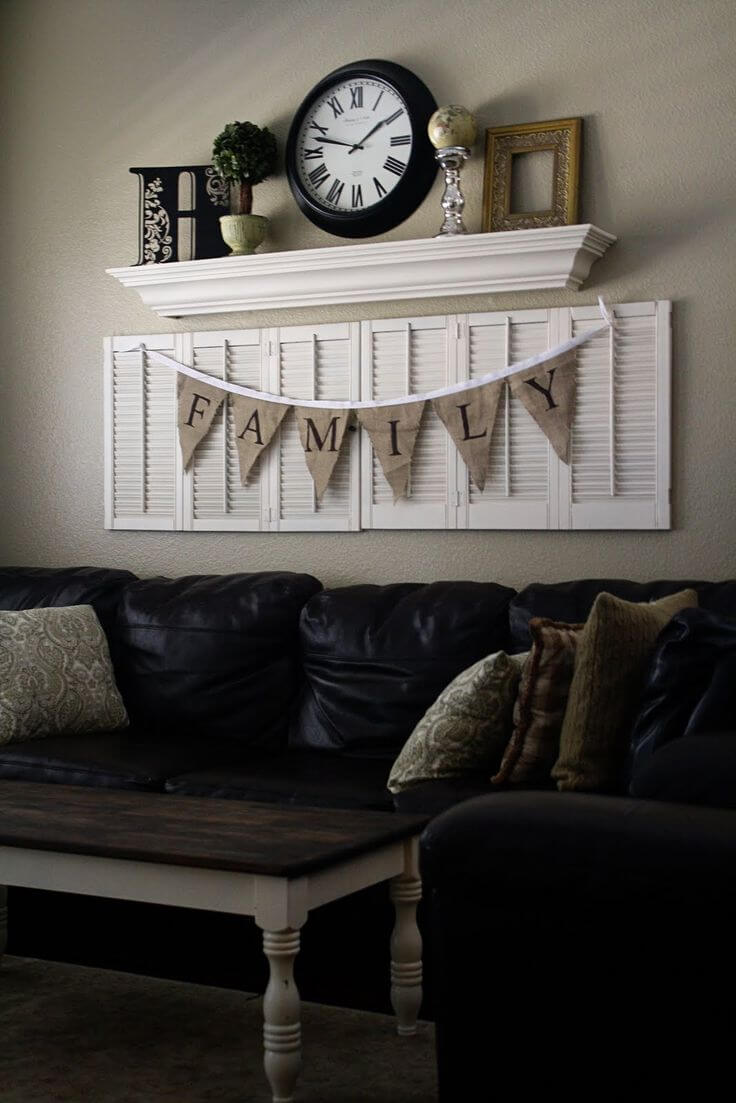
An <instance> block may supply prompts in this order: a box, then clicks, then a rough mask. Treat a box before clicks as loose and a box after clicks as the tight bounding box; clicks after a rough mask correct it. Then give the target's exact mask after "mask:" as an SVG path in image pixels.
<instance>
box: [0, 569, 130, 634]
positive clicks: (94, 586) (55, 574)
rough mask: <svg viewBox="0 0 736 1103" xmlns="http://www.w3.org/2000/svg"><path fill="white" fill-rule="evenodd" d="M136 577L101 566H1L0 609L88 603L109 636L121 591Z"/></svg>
mask: <svg viewBox="0 0 736 1103" xmlns="http://www.w3.org/2000/svg"><path fill="white" fill-rule="evenodd" d="M135 581H136V576H135V575H134V574H131V572H130V571H112V570H107V569H105V568H104V567H59V568H57V567H0V609H41V608H44V609H47V608H50V607H51V606H56V605H91V606H92V608H93V609H94V611H95V612H96V613H97V616H98V618H99V620H100V623H101V624H102V627H103V628H104V629H105V632H106V634H107V636H108V639H110V636H111V630H112V628H113V622H114V620H115V613H116V610H117V605H118V601H119V599H120V594H121V593H122V591H123V588H124V587H125V586H127V585H128V583H129V582H135Z"/></svg>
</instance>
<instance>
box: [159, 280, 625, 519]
mask: <svg viewBox="0 0 736 1103" xmlns="http://www.w3.org/2000/svg"><path fill="white" fill-rule="evenodd" d="M600 307H601V313H602V315H603V317H604V319H605V325H603V326H600V327H599V328H597V329H593V330H591V331H590V332H588V333H584V334H581V335H580V336H579V337H575V338H572V339H571V340H569V341H566V342H565V343H564V344H562V345H558V346H557V347H556V348H554V349H551V350H549V351H548V352H547V353H543V354H540V355H539V356H535V357H530V358H529V359H528V360H526V361H522V362H521V363H520V364H519V365H514V364H510V365H509V366H508V367H506V368H504V369H502V370H500V371H496V372H489V373H488V374H487V375H486V376H484V377H482V378H481V379H479V380H477V381H472V382H471V381H466V382H462V383H454V384H450V385H449V386H447V387H443V388H439V389H437V390H435V391H429V392H427V394H425V395H421V396H416V397H415V396H413V395H411V396H410V395H407V396H406V397H404V398H401V399H397V400H392V401H391V404H390V405H385V406H384V405H381V404H378V405H376V406H373V405H369V404H367V403H364V402H361V401H355V402H353V401H350V402H347V401H346V402H340V403H336V404H335V405H334V406H333V404H332V403H331V402H322V401H316V400H315V401H313V402H312V403H310V404H309V405H304V406H300V405H299V404H298V403H296V402H292V401H291V400H290V399H288V398H281V397H280V396H277V395H270V394H268V393H267V392H265V391H257V390H253V389H251V388H248V387H244V386H240V385H239V384H234V383H230V382H228V381H226V380H222V381H220V380H214V379H213V380H212V383H209V382H206V381H205V379H204V378H203V373H202V372H200V371H198V370H196V369H194V368H191V367H188V366H187V365H184V364H180V363H179V362H178V361H176V360H173V359H172V358H171V357H170V356H166V355H165V354H163V353H161V352H158V351H155V350H152V349H146V348H145V346H144V345H143V344H140V345H139V346H138V348H140V349H141V351H143V352H144V353H145V355H147V356H148V357H150V358H151V359H153V360H154V361H157V362H159V363H162V364H166V365H168V366H169V367H171V368H174V369H176V370H177V371H178V378H177V403H178V416H177V424H178V430H179V441H180V444H181V451H182V458H183V462H184V467H185V469H186V468H188V467H189V465H190V463H191V459H192V455H193V453H194V450H195V448H196V447H197V445H198V444H199V442H200V441H201V440H202V438H203V437H204V436H205V435H206V434H207V432H208V431H209V429H210V427H211V425H212V423H213V421H214V419H215V416H216V414H217V411H218V410H219V409H220V407H221V405H222V403H223V401H224V399H225V396H226V395H227V394H229V395H230V401H231V402H232V409H233V425H234V429H235V442H236V447H237V450H238V459H239V462H240V478H241V482H242V483H243V485H245V483H246V481H247V479H248V475H249V473H250V471H251V470H252V468H253V465H254V464H255V462H256V460H257V459H258V457H259V456H260V455H261V453H262V452H263V451H264V450H265V449H266V448H268V446H269V444H270V443H271V441H272V440H273V438H274V436H275V434H276V432H277V430H278V428H279V426H280V425H281V423H282V421H283V419H284V417H285V416H286V414H287V412H288V411H289V410H291V409H293V410H294V414H295V416H296V420H297V427H298V429H299V438H300V440H301V443H302V448H303V449H304V457H305V460H306V463H307V468H308V469H309V473H310V474H311V476H312V479H313V480H314V485H315V491H316V495H317V498H318V499H320V498H321V497H322V495H323V494H324V492H325V490H326V489H327V486H328V483H329V481H330V478H331V476H332V472H333V471H334V469H335V464H336V463H337V461H338V459H339V456H340V449H341V447H342V443H343V440H344V439H345V433H346V431H347V429H348V427H349V426H350V423H351V421H352V419H353V417H355V416H356V415H357V418H358V420H359V422H360V424H361V426H362V427H363V428H364V429H365V430H366V432H367V433H368V435H369V437H370V439H371V443H372V445H373V449H374V451H375V453H376V455H377V456H378V459H379V462H380V464H381V467H382V469H383V473H384V475H385V476H386V479H387V481H388V483H389V485H390V486H391V489H392V490H393V493H394V501H397V500H398V499H399V498H401V497H402V496H404V495H405V494H406V492H407V487H408V484H409V471H410V466H411V461H412V457H413V455H414V448H415V445H416V441H417V435H418V433H419V428H420V425H421V421H422V416H423V414H424V408H425V406H426V405H427V403H428V402H431V403H432V406H433V408H434V410H435V412H436V413H437V415H438V417H439V418H440V420H441V421H442V423H443V425H444V426H445V428H446V429H447V432H448V433H449V434H450V436H451V437H452V440H453V441H454V442H455V445H456V447H457V449H458V451H459V452H460V455H461V456H462V458H463V460H464V461H465V464H466V466H467V468H468V471H469V473H470V477H471V479H472V480H473V482H474V483H475V485H476V486H477V487H478V488H479V489H480V490H483V489H484V487H485V483H486V475H487V468H488V458H489V454H490V446H491V439H492V436H493V431H494V427H495V423H496V416H497V414H498V406H499V400H500V397H501V393H502V391H503V388H504V385H505V383H506V382H508V385H509V387H510V388H511V393H512V395H514V397H515V398H518V399H519V400H520V401H521V402H522V403H523V405H524V406H525V407H526V409H527V410H528V412H529V413H530V414H531V416H532V417H533V418H534V420H535V421H536V423H537V425H538V426H539V427H540V429H541V430H542V432H543V433H544V434H545V436H546V437H547V439H548V440H549V442H550V444H551V445H552V447H553V448H554V450H555V452H556V453H557V455H558V456H559V457H560V459H561V460H562V461H563V463H566V464H569V463H570V441H571V430H572V423H573V419H574V416H575V397H576V389H577V349H578V347H579V346H580V345H581V344H583V343H584V342H585V341H589V340H591V339H592V338H593V337H597V336H598V335H599V334H600V333H602V332H605V331H606V330H608V329H609V327H610V326H612V325H613V324H614V322H613V315H612V314H609V312H608V311H606V310H605V308H604V304H603V302H602V301H601V302H600Z"/></svg>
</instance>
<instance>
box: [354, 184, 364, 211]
mask: <svg viewBox="0 0 736 1103" xmlns="http://www.w3.org/2000/svg"><path fill="white" fill-rule="evenodd" d="M352 206H353V207H362V206H363V189H362V188H361V186H360V184H353V202H352Z"/></svg>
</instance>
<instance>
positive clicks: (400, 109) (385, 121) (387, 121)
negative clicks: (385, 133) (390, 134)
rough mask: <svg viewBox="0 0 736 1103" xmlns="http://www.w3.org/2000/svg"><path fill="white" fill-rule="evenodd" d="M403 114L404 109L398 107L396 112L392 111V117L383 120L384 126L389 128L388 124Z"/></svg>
mask: <svg viewBox="0 0 736 1103" xmlns="http://www.w3.org/2000/svg"><path fill="white" fill-rule="evenodd" d="M403 114H404V108H403V107H400V108H399V110H398V111H394V113H393V115H389V117H388V118H387V119H384V120H383V122H384V125H385V126H390V124H391V123H392V122H394V121H395V120H396V119H398V117H399V115H403Z"/></svg>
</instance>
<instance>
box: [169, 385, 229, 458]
mask: <svg viewBox="0 0 736 1103" xmlns="http://www.w3.org/2000/svg"><path fill="white" fill-rule="evenodd" d="M176 393H177V400H178V414H177V425H178V428H179V444H180V445H181V455H182V460H183V463H184V470H186V469H187V467H189V464H190V462H191V459H192V456H193V455H194V449H195V448H196V447H197V445H198V444H199V442H200V441H201V440H202V437H204V436H206V435H207V431H208V429H209V427H210V426H211V425H212V422H213V421H214V420H215V414H216V413H217V411H218V410H219V409H220V406H221V405H222V402H223V399H224V398H225V391H223V390H222V388H221V387H212V386H210V384H209V383H200V382H199V381H198V380H197V379H190V378H189V376H188V375H182V373H181V372H179V373H178V377H177V386H176Z"/></svg>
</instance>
